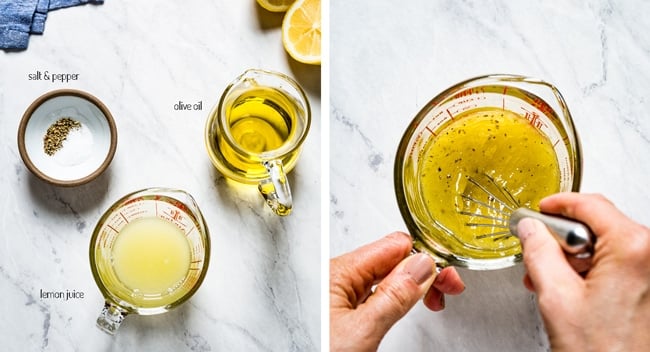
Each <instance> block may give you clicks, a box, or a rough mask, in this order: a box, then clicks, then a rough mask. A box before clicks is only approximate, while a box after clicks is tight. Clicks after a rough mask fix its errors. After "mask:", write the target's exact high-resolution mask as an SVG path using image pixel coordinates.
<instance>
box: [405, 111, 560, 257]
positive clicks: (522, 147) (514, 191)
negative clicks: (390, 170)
mask: <svg viewBox="0 0 650 352" xmlns="http://www.w3.org/2000/svg"><path fill="white" fill-rule="evenodd" d="M418 169H419V183H420V190H421V194H422V198H423V199H424V202H425V208H426V210H425V211H426V212H427V213H428V216H429V217H430V218H431V219H434V220H435V221H436V222H437V223H438V226H439V229H438V230H437V231H431V232H434V233H437V235H436V236H437V238H435V241H436V242H437V243H440V244H443V245H444V246H445V247H447V248H449V249H451V250H453V252H455V253H457V254H460V255H463V256H467V257H471V258H477V259H478V258H494V257H501V256H509V255H513V254H517V253H519V252H520V251H521V248H520V246H519V241H518V240H517V239H516V238H515V237H513V236H510V233H509V231H508V228H507V227H503V225H506V226H507V223H508V216H507V215H505V214H504V213H502V211H505V212H508V210H507V209H506V208H505V206H504V204H502V203H500V202H499V201H497V200H496V199H494V198H493V197H489V196H488V195H487V194H486V192H485V191H484V190H482V189H481V188H480V187H478V186H476V185H475V184H474V183H472V182H471V181H470V180H474V181H476V182H477V183H479V184H480V185H481V186H483V187H485V188H486V189H487V190H488V191H490V192H491V193H493V194H494V195H495V196H496V198H499V199H501V200H502V201H503V202H504V203H506V204H508V205H509V206H511V207H513V208H516V207H520V206H522V207H529V208H533V209H538V204H539V201H540V200H541V199H542V198H543V197H545V196H547V195H550V194H553V193H556V192H559V190H560V168H559V165H558V161H557V157H556V155H555V152H554V150H553V145H552V144H551V142H550V141H549V140H548V138H547V137H546V136H545V135H543V134H542V133H541V132H540V131H538V130H537V129H536V128H535V127H533V126H532V125H531V124H530V123H529V121H528V120H526V119H525V118H523V117H522V116H520V115H518V114H516V113H514V112H511V111H507V110H502V109H500V108H483V109H476V110H471V111H469V112H466V113H463V114H461V115H459V116H457V117H455V119H454V120H453V121H452V122H451V123H450V124H449V125H448V126H447V127H446V128H445V129H444V131H442V132H441V133H440V134H439V135H438V136H435V137H434V138H431V139H430V140H429V141H428V142H427V144H426V146H425V149H424V151H423V155H422V156H421V158H420V161H419V165H418ZM503 189H505V190H506V191H504V190H503ZM508 193H509V194H508ZM463 194H465V195H468V196H470V197H471V198H473V199H475V200H478V201H480V202H483V203H484V204H479V203H477V202H475V201H471V200H468V199H466V198H463V197H462V195H463ZM485 204H487V205H489V206H486V205H485ZM490 207H492V208H494V209H492V208H490ZM463 213H468V214H474V215H465V214H463ZM485 216H488V217H494V218H497V219H491V218H487V217H485ZM499 219H500V220H499ZM467 224H480V225H476V226H474V225H472V226H468V225H467Z"/></svg>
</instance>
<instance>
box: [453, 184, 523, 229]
mask: <svg viewBox="0 0 650 352" xmlns="http://www.w3.org/2000/svg"><path fill="white" fill-rule="evenodd" d="M482 175H483V176H484V178H485V183H481V182H479V181H477V180H476V179H474V178H472V177H471V176H468V177H467V181H468V182H469V183H470V184H472V185H473V187H466V188H465V190H464V193H463V194H461V198H462V199H463V204H464V205H465V208H463V209H462V210H461V211H459V212H458V213H459V214H461V215H465V216H469V217H470V219H471V221H469V222H466V223H465V226H467V227H471V228H474V229H482V228H483V229H489V230H492V231H489V232H487V233H483V234H479V235H476V236H474V238H476V239H477V240H480V239H485V238H492V239H493V240H494V241H499V240H502V239H506V238H508V237H511V236H512V234H511V233H510V230H509V225H508V221H509V219H510V214H511V213H512V212H513V211H514V210H515V209H517V208H518V207H519V202H518V201H517V200H516V199H515V197H514V196H513V195H512V193H510V191H508V189H506V188H505V187H503V186H500V185H499V184H498V183H497V182H496V181H495V179H494V178H493V177H491V176H490V175H488V174H482ZM468 190H469V191H468ZM473 190H476V191H473ZM495 193H496V194H495ZM480 219H484V220H486V221H485V222H480V221H477V220H480Z"/></svg>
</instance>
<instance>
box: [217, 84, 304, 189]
mask: <svg viewBox="0 0 650 352" xmlns="http://www.w3.org/2000/svg"><path fill="white" fill-rule="evenodd" d="M296 109H297V107H296V103H295V102H293V101H292V98H290V97H288V96H287V95H285V94H283V93H281V92H280V91H278V90H276V89H272V88H266V87H260V88H255V89H251V90H248V91H246V92H244V93H242V94H241V95H240V96H239V97H238V98H237V100H236V101H235V102H233V104H232V106H231V107H230V108H229V109H228V110H227V111H226V116H227V122H228V129H229V131H230V134H231V136H232V139H233V140H234V142H235V143H236V144H237V145H238V146H239V147H240V148H242V149H243V150H245V151H247V152H249V153H251V154H253V155H259V154H260V153H263V152H267V151H271V150H275V149H278V148H280V147H282V146H283V145H284V144H285V142H286V141H287V140H289V139H290V138H292V137H293V135H294V134H295V133H296V123H297V121H296V119H297V117H296V114H297V111H296ZM219 148H220V149H221V154H222V155H223V157H224V158H225V160H226V162H227V163H228V164H230V167H229V168H230V169H231V170H230V171H232V172H235V173H238V174H240V175H241V176H243V177H248V176H249V175H250V176H252V177H255V175H259V174H262V175H265V174H266V170H265V168H264V166H263V165H262V164H261V163H260V162H259V160H254V159H253V158H247V157H243V156H241V155H239V154H236V153H235V152H234V151H233V149H232V148H231V147H230V146H229V145H228V144H227V143H226V141H225V140H224V139H223V137H222V138H220V140H219ZM295 157H297V152H296V153H294V154H292V155H289V156H288V157H287V158H285V160H283V162H284V163H285V165H286V164H287V162H291V161H295V160H294V159H295Z"/></svg>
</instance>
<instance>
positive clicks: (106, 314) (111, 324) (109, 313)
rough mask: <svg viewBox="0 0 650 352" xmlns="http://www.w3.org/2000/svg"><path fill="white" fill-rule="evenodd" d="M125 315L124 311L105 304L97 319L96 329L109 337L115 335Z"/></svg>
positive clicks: (107, 303)
mask: <svg viewBox="0 0 650 352" xmlns="http://www.w3.org/2000/svg"><path fill="white" fill-rule="evenodd" d="M127 314H128V313H127V312H126V311H125V310H124V309H122V308H120V307H118V306H115V305H113V304H111V303H109V302H106V303H105V304H104V308H102V311H101V313H99V317H98V318H97V327H98V328H99V329H101V330H102V331H104V332H105V333H107V334H109V335H115V333H116V332H117V329H119V328H120V325H121V324H122V321H124V318H125V317H126V316H127Z"/></svg>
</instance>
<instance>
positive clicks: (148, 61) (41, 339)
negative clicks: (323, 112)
mask: <svg viewBox="0 0 650 352" xmlns="http://www.w3.org/2000/svg"><path fill="white" fill-rule="evenodd" d="M281 22H282V15H281V14H272V13H269V12H267V11H265V10H263V9H261V8H260V7H259V6H258V5H257V4H256V3H255V1H254V0H251V1H228V2H215V1H207V0H197V1H190V2H176V1H171V2H156V3H151V2H127V1H119V0H111V1H106V2H105V3H104V4H103V5H100V6H91V5H86V6H78V7H74V8H68V9H62V10H57V11H54V12H50V13H49V14H48V18H47V22H46V24H45V32H44V34H43V35H34V36H32V37H31V39H30V43H29V48H28V49H27V50H26V51H20V52H3V51H0V77H1V79H0V137H1V138H0V190H1V193H2V195H3V196H2V197H1V198H0V210H1V213H0V230H1V231H2V236H1V240H0V292H1V293H2V298H3V302H2V304H0V341H2V345H3V346H2V350H6V351H190V350H191V351H221V350H230V351H311V350H317V349H319V346H320V344H321V338H320V329H321V325H320V259H319V258H320V250H321V236H320V232H321V227H320V224H321V222H320V216H321V210H320V194H321V182H320V175H321V161H320V151H321V147H320V145H321V126H320V106H321V104H320V82H321V81H320V67H319V66H308V65H303V64H300V63H297V62H295V61H293V60H292V59H291V58H290V57H289V56H288V55H287V54H286V53H285V51H284V49H283V47H282V42H281V31H280V26H281ZM248 68H263V69H270V70H275V71H280V72H284V73H286V74H288V75H290V76H292V77H294V78H295V79H296V80H297V81H298V82H299V83H300V84H301V85H302V86H303V88H305V90H306V92H307V95H308V97H309V99H310V103H311V108H312V118H313V119H312V126H311V131H310V133H309V136H308V137H307V140H306V142H305V144H304V147H303V152H302V156H301V159H300V161H299V162H298V164H297V166H296V168H295V169H294V170H293V171H292V172H291V174H290V181H291V183H292V187H293V189H292V190H293V194H294V212H293V214H292V215H290V216H289V217H287V218H280V217H277V216H275V215H274V214H272V213H271V211H270V210H269V209H267V207H266V205H265V204H264V202H263V199H262V198H261V196H260V195H259V194H258V193H257V189H256V188H255V187H254V186H253V187H252V188H251V187H244V188H241V187H236V186H234V185H233V184H231V183H229V182H226V180H225V179H224V178H223V176H221V175H220V174H219V173H218V172H217V171H216V170H215V169H214V167H213V166H212V164H211V163H210V161H209V159H208V156H207V153H206V151H205V146H204V142H203V128H204V125H205V121H206V119H207V116H208V114H209V112H210V110H211V109H212V107H213V105H214V104H216V103H217V101H218V99H219V97H220V95H221V93H222V91H223V90H224V88H225V87H226V85H227V84H228V83H229V82H230V81H232V80H233V79H234V78H235V77H236V76H237V75H239V74H241V73H242V72H243V71H244V70H246V69H248ZM37 71H41V72H43V71H49V72H50V73H70V74H78V79H77V80H75V81H69V82H51V81H30V80H28V75H29V74H32V73H35V72H37ZM60 88H74V89H81V90H85V91H87V92H89V93H91V94H93V95H95V96H96V97H98V98H99V99H100V100H102V101H103V102H104V104H106V105H107V107H108V108H109V110H110V111H111V113H112V115H113V117H114V119H115V122H116V124H117V129H118V140H119V144H118V148H117V152H116V154H115V158H114V160H113V162H112V164H111V165H110V167H109V169H108V170H107V172H105V173H104V174H103V175H102V176H100V177H99V178H98V179H96V180H94V181H92V182H91V183H89V184H86V185H83V186H80V187H74V188H59V187H54V186H51V185H48V184H46V183H44V182H42V181H40V180H39V179H37V178H36V177H34V176H33V175H32V174H31V173H30V172H29V171H28V170H27V168H26V167H25V166H24V165H23V163H22V161H21V159H20V156H19V154H18V148H17V144H16V134H17V130H18V123H19V121H20V118H21V116H22V114H23V112H24V111H25V110H26V108H27V107H28V106H29V104H30V103H31V102H32V101H33V100H34V99H36V98H37V97H38V96H40V95H41V94H43V93H45V92H47V91H50V90H54V89H60ZM179 101H182V102H184V103H198V102H202V110H200V111H195V110H193V111H175V110H174V105H175V104H176V103H178V102H179ZM154 186H163V187H172V188H180V189H183V190H186V191H188V192H189V193H190V194H192V195H193V196H194V198H195V199H196V201H197V203H198V204H199V207H200V208H201V210H202V212H203V214H204V216H205V218H206V221H207V224H208V227H209V229H210V232H211V238H212V252H211V263H210V268H209V271H208V273H207V277H206V279H205V281H204V283H203V285H202V287H201V288H200V290H199V291H198V292H197V293H196V294H195V295H194V296H193V297H192V298H191V299H190V300H189V301H188V302H187V303H185V304H184V305H182V306H181V307H179V308H177V309H175V310H173V311H171V312H169V313H166V314H162V315H157V316H146V317H143V316H129V317H127V319H126V320H125V322H124V323H123V324H122V327H121V328H120V330H119V331H118V333H117V335H115V336H114V337H110V336H108V335H106V334H104V333H103V332H101V331H100V330H99V329H97V328H96V327H95V319H96V317H97V315H98V314H99V312H100V309H101V307H102V305H103V299H102V297H101V294H100V292H99V290H98V289H97V287H96V286H95V283H94V280H93V278H92V275H91V271H90V266H89V262H88V247H89V241H90V236H91V234H92V231H93V228H94V227H95V224H96V223H97V220H98V219H99V217H100V215H101V214H102V213H103V212H104V211H105V210H106V209H107V208H108V207H109V206H110V205H111V204H112V203H113V202H114V201H116V200H117V199H119V198H121V197H122V196H123V195H125V194H127V193H130V192H132V191H135V190H139V189H142V188H146V187H154ZM41 290H43V291H66V290H70V291H72V290H76V291H78V292H83V294H84V297H83V298H78V299H71V300H67V301H65V300H61V299H51V298H42V297H41V295H40V292H41Z"/></svg>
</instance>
